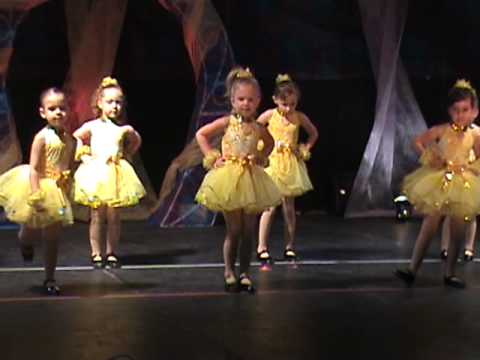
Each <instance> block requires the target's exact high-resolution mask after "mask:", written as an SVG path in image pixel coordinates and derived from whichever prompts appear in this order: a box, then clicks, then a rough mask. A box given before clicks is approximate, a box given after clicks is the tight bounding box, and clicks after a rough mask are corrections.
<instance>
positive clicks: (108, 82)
mask: <svg viewBox="0 0 480 360" xmlns="http://www.w3.org/2000/svg"><path fill="white" fill-rule="evenodd" d="M109 88H116V89H119V90H120V91H121V92H122V93H123V89H122V87H121V86H120V84H119V83H118V81H117V79H114V78H112V77H110V76H106V77H104V78H103V79H102V81H101V82H100V85H98V87H97V89H96V90H95V92H94V93H93V96H92V103H91V106H92V111H93V114H94V115H95V117H98V116H100V114H101V110H100V109H99V108H98V105H97V103H98V99H100V97H101V96H102V94H103V90H105V89H109ZM122 113H123V111H122ZM120 116H121V115H120Z"/></svg>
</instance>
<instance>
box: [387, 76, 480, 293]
mask: <svg viewBox="0 0 480 360" xmlns="http://www.w3.org/2000/svg"><path fill="white" fill-rule="evenodd" d="M448 101H449V106H448V113H449V115H450V119H451V122H450V123H448V124H442V125H438V126H434V127H432V128H430V129H428V130H427V131H426V132H425V133H423V134H421V135H420V136H418V137H417V138H416V139H415V148H416V150H417V151H418V152H419V153H420V154H421V158H420V162H421V164H422V166H421V167H420V168H419V169H417V170H416V171H414V172H413V173H411V174H409V175H407V176H406V177H405V179H404V183H403V191H404V193H405V195H407V197H408V199H409V201H410V202H411V203H412V204H413V205H414V206H415V209H416V210H417V211H418V212H420V213H422V214H424V219H423V222H422V226H421V228H420V232H419V234H418V237H417V239H416V242H415V247H414V250H413V255H412V259H411V261H410V265H409V267H408V268H407V269H398V270H396V271H395V275H396V276H397V277H399V278H400V279H402V280H404V281H405V282H406V283H407V284H409V285H411V284H412V283H413V282H414V280H415V276H416V274H417V271H418V269H419V268H420V265H421V263H422V260H423V257H424V255H425V253H426V251H427V249H428V247H429V245H430V242H431V240H432V237H433V236H434V235H435V232H436V231H437V229H438V227H439V224H440V221H441V219H442V217H443V216H449V219H450V235H451V239H450V242H449V247H448V255H447V263H446V267H445V275H444V283H445V285H447V286H452V287H456V288H464V287H465V282H464V281H463V280H462V279H460V278H458V277H457V276H456V275H455V264H456V262H457V257H458V251H459V242H460V241H461V239H463V236H464V233H465V224H466V223H468V222H470V221H472V219H474V217H475V216H476V215H477V214H478V213H480V177H479V176H478V175H479V173H480V160H475V161H473V162H472V161H471V158H472V151H474V153H475V158H476V159H478V157H479V154H480V141H479V140H480V138H479V136H478V133H477V132H476V131H475V130H474V129H473V127H472V126H471V125H472V122H473V121H474V119H475V118H476V117H477V115H478V99H477V95H476V92H475V90H474V89H473V88H472V87H471V85H470V83H468V82H467V81H465V80H459V81H457V82H456V83H455V85H454V86H453V88H452V89H451V90H450V92H449V94H448Z"/></svg>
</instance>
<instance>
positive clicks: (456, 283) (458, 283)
mask: <svg viewBox="0 0 480 360" xmlns="http://www.w3.org/2000/svg"><path fill="white" fill-rule="evenodd" d="M443 283H444V284H445V285H446V286H450V287H453V288H455V289H465V287H466V286H467V284H465V281H463V280H462V279H460V278H459V277H456V276H445V277H444V278H443Z"/></svg>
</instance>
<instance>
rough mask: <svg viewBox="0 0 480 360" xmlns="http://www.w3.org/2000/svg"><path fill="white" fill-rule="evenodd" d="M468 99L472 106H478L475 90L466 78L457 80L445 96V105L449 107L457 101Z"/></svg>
mask: <svg viewBox="0 0 480 360" xmlns="http://www.w3.org/2000/svg"><path fill="white" fill-rule="evenodd" d="M465 99H470V102H471V104H472V106H473V107H478V98H477V92H476V91H475V89H474V88H473V87H472V86H471V85H470V83H469V82H468V81H466V80H463V79H462V80H457V82H456V83H455V85H453V87H452V88H451V89H450V91H449V92H448V96H447V106H448V107H450V106H452V105H453V104H454V103H456V102H457V101H462V100H465Z"/></svg>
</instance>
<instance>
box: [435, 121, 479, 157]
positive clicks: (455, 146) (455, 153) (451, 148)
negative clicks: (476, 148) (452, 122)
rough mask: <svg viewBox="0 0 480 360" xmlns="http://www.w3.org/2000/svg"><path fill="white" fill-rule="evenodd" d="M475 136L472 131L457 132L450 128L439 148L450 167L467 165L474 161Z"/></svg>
mask: <svg viewBox="0 0 480 360" xmlns="http://www.w3.org/2000/svg"><path fill="white" fill-rule="evenodd" d="M473 145H474V135H473V131H472V130H471V129H467V130H466V131H464V132H463V131H461V132H458V131H455V130H453V129H452V128H451V127H448V128H447V129H446V130H445V132H444V133H443V135H442V137H441V138H440V140H439V142H438V144H437V146H438V150H439V152H440V155H441V156H442V158H443V159H444V160H445V162H446V163H447V164H449V165H466V164H468V163H469V162H470V161H472V149H473Z"/></svg>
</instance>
